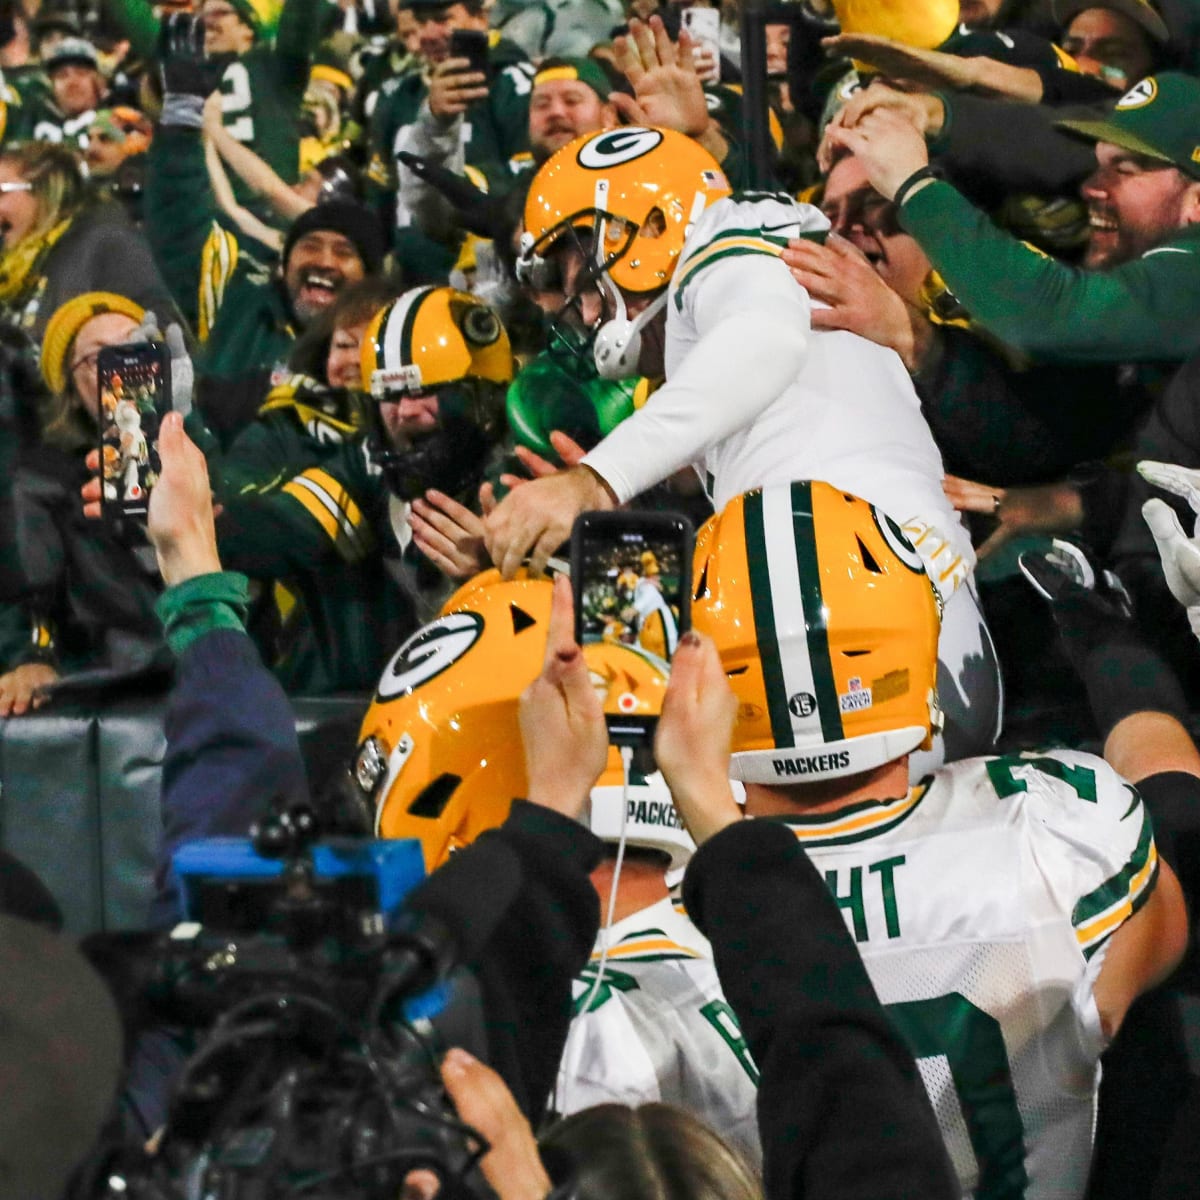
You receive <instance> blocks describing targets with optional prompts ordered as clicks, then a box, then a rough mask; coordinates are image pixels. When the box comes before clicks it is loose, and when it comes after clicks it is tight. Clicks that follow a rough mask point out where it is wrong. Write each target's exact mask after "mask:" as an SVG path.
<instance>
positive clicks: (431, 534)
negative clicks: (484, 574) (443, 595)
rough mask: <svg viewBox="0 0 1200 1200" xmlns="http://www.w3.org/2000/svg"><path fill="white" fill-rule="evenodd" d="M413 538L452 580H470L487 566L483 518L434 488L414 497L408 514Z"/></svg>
mask: <svg viewBox="0 0 1200 1200" xmlns="http://www.w3.org/2000/svg"><path fill="white" fill-rule="evenodd" d="M409 525H410V527H411V528H412V535H413V541H414V542H415V543H416V545H417V549H418V550H420V551H421V553H422V554H424V555H425V557H426V558H427V559H429V561H430V562H431V563H433V564H434V566H436V567H439V568H441V570H443V571H444V572H445V573H446V574H447V575H448V576H449V577H450V578H451V579H470V578H472V577H473V576H475V575H478V574H479V572H480V571H483V570H486V569H487V567H488V557H487V551H486V550H484V548H483V518H482V517H478V516H476V515H475V514H474V513H473V512H472V511H471V510H470V509H469V508H467V507H466V506H465V505H463V504H459V503H458V501H457V500H454V499H452V498H451V497H450V496H447V495H446V494H445V492H439V491H437V490H435V489H433V488H430V489H429V491H427V492H426V493H425V497H424V499H418V500H414V501H413V503H412V510H411V511H410V513H409Z"/></svg>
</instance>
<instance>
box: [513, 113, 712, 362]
mask: <svg viewBox="0 0 1200 1200" xmlns="http://www.w3.org/2000/svg"><path fill="white" fill-rule="evenodd" d="M729 193H730V187H729V183H728V181H727V180H726V178H725V176H724V174H723V173H722V171H721V168H720V166H719V165H718V164H717V161H716V159H714V158H713V157H712V155H711V154H709V153H708V151H707V150H705V149H704V148H703V147H702V146H700V145H699V144H698V143H697V142H696V141H694V140H693V139H692V138H690V137H686V136H685V135H684V134H682V133H676V132H675V131H674V130H670V129H654V128H644V127H641V126H637V125H626V126H623V127H621V128H619V129H607V130H603V131H601V132H599V133H589V134H584V135H583V136H582V137H579V138H576V139H575V140H574V141H573V142H570V143H568V144H567V145H566V146H563V147H562V148H561V149H560V150H558V151H557V152H556V153H555V154H554V155H552V156H551V158H550V159H549V160H548V161H547V162H546V163H545V164H544V165H543V166H542V168H541V169H540V170H539V171H538V173H537V175H536V176H534V180H533V184H532V186H531V187H530V189H529V195H528V197H527V199H526V201H525V232H524V233H523V234H522V236H521V258H520V261H519V262H518V264H517V274H518V276H519V277H520V278H521V280H522V281H523V282H524V283H526V284H528V285H529V286H530V287H531V288H533V289H534V290H535V291H543V292H555V291H562V292H563V293H564V294H565V293H566V289H565V288H564V287H563V285H562V281H561V278H559V277H558V276H557V272H556V271H555V269H554V265H553V263H552V258H551V256H552V251H553V250H554V249H555V248H556V247H557V244H558V243H559V242H560V239H563V238H564V237H571V238H572V239H574V241H575V244H576V245H577V246H578V248H579V250H580V252H581V253H582V254H583V256H584V259H585V262H586V263H587V268H588V269H587V270H585V271H582V272H581V276H582V278H581V279H580V280H578V281H577V284H576V286H575V287H574V288H573V290H574V291H575V294H576V295H578V293H579V291H580V290H582V288H586V287H589V286H591V285H593V284H594V285H595V286H596V287H598V288H599V289H600V292H601V294H602V295H603V297H604V299H605V301H606V304H607V306H608V307H609V308H610V309H611V310H612V311H613V313H614V316H613V318H612V319H610V320H608V321H606V322H605V323H604V324H603V325H601V327H600V328H599V330H597V331H596V336H595V341H594V343H593V354H594V356H595V360H596V365H597V367H598V369H599V371H600V374H601V375H603V376H604V377H605V378H607V379H624V378H628V377H630V376H632V375H636V374H637V369H636V368H637V356H638V351H639V350H640V342H641V331H642V330H643V329H644V328H645V326H646V325H647V324H648V323H649V321H650V320H651V318H652V317H654V316H655V315H657V313H658V312H660V311H661V309H662V307H663V306H664V305H665V304H666V292H665V289H666V286H667V284H668V283H669V282H670V281H671V276H672V274H674V271H675V267H676V264H677V263H678V262H679V256H680V254H681V253H682V252H683V243H684V240H685V239H686V237H687V235H688V232H689V231H690V230H691V227H692V225H693V224H695V222H696V219H697V218H698V217H699V216H700V214H701V213H702V212H703V211H704V210H705V209H706V208H707V207H708V206H709V205H710V204H713V203H714V202H716V201H717V200H720V199H722V198H723V197H725V196H728V195H729ZM579 285H582V287H580V286H579ZM656 291H662V295H660V296H658V297H656V298H655V299H654V300H653V301H652V303H651V304H650V305H649V307H648V308H646V309H645V310H643V311H642V312H641V313H640V314H639V315H638V316H637V317H636V318H634V319H633V320H630V319H629V318H628V317H627V314H626V307H625V298H624V296H623V295H622V292H628V293H632V294H638V295H645V294H647V293H652V292H656ZM574 298H575V297H574V296H567V300H568V302H570V301H572V300H573V299H574Z"/></svg>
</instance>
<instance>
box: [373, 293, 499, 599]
mask: <svg viewBox="0 0 1200 1200" xmlns="http://www.w3.org/2000/svg"><path fill="white" fill-rule="evenodd" d="M361 366H362V386H363V390H364V391H366V392H367V393H368V394H369V395H370V397H371V398H372V400H373V401H374V404H373V405H372V406H371V409H370V411H371V413H372V414H373V416H374V422H373V428H372V431H371V436H370V441H369V445H370V452H371V456H372V459H373V461H374V462H375V464H376V465H377V466H378V467H379V468H380V469H381V470H382V472H383V477H384V480H385V481H386V483H387V485H388V487H389V488H390V489H391V492H392V494H393V496H394V497H395V499H396V500H397V501H399V502H400V503H401V504H402V505H404V506H408V505H411V504H413V503H414V502H415V501H420V500H423V498H424V497H425V495H426V493H427V492H428V491H430V490H431V489H433V490H435V491H437V492H439V493H440V494H442V495H446V496H451V497H453V496H457V495H461V494H463V493H465V492H467V491H472V490H474V488H475V487H476V486H477V485H478V483H479V480H480V478H481V477H482V474H483V469H484V465H485V461H486V460H487V458H488V455H489V454H490V453H491V451H492V450H493V448H494V447H495V446H496V444H497V443H498V442H499V441H500V439H501V437H502V436H503V434H504V429H505V422H504V393H505V391H506V389H507V387H508V385H509V384H510V383H511V382H512V377H513V356H512V348H511V346H510V345H509V341H508V334H507V333H506V332H505V330H504V326H503V325H502V324H501V321H500V318H499V317H498V316H497V315H496V313H495V312H494V311H493V310H492V309H490V308H489V307H488V306H487V305H486V304H482V303H481V302H480V301H478V300H476V299H475V298H474V297H473V296H471V295H470V294H468V293H466V292H460V291H458V290H456V289H455V288H450V287H442V288H434V287H424V288H413V289H412V290H411V291H408V292H405V293H404V295H403V296H401V297H400V298H399V299H398V300H397V301H396V302H395V303H394V304H390V305H388V307H387V308H385V309H382V310H381V311H380V312H379V313H377V314H376V316H375V319H374V320H373V321H372V322H371V325H370V326H369V328H368V329H367V332H366V334H365V336H364V337H363V343H362V353H361ZM418 518H419V520H421V521H423V523H424V526H425V528H423V529H422V530H421V534H422V538H423V539H426V535H427V534H435V533H437V530H436V528H434V526H435V525H436V524H437V522H431V520H430V518H431V513H430V510H429V505H428V504H423V505H422V508H421V510H420V512H419V513H418ZM464 519H466V520H467V524H468V525H469V526H470V529H478V522H477V521H476V522H474V523H472V522H470V521H469V519H468V518H464ZM460 528H462V525H461V522H460ZM468 531H469V530H468ZM426 540H432V538H428V539H426ZM442 565H445V564H442ZM481 565H483V564H482V563H479V562H478V561H476V560H473V561H471V562H469V563H466V564H461V565H459V566H458V568H457V571H456V573H457V574H458V575H459V577H460V578H461V577H466V576H467V575H469V574H474V573H475V571H477V570H478V569H479V567H480V566H481Z"/></svg>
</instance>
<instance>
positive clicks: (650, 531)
mask: <svg viewBox="0 0 1200 1200" xmlns="http://www.w3.org/2000/svg"><path fill="white" fill-rule="evenodd" d="M694 537H695V534H694V531H693V529H692V524H691V522H690V521H689V520H688V519H687V518H686V517H684V516H681V515H680V514H679V513H657V512H624V511H618V512H589V513H583V514H582V515H581V516H580V517H579V519H578V520H577V521H576V522H575V527H574V529H572V531H571V586H572V589H573V591H574V593H575V640H576V641H577V642H578V643H579V644H580V645H581V646H585V645H587V644H588V643H589V642H612V643H614V644H616V645H623V646H630V647H633V648H635V649H637V650H640V651H642V652H644V653H646V654H649V655H653V656H655V657H656V658H659V659H662V660H664V661H665V662H668V663H669V662H670V661H671V658H672V657H673V656H674V654H675V648H676V646H677V645H678V644H679V639H680V637H682V635H683V634H684V633H686V632H687V630H688V629H690V628H691V615H692V594H691V585H692V545H693V541H694ZM606 720H607V722H608V732H609V739H610V740H611V741H613V742H614V743H617V744H621V743H623V742H630V743H633V744H637V743H640V742H648V741H649V740H650V738H651V737H652V736H653V733H654V724H655V721H656V717H616V716H612V715H609V716H608V717H607V718H606Z"/></svg>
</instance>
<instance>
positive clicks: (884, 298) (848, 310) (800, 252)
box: [782, 233, 919, 371]
mask: <svg viewBox="0 0 1200 1200" xmlns="http://www.w3.org/2000/svg"><path fill="white" fill-rule="evenodd" d="M782 257H783V261H784V263H785V264H786V265H787V267H788V269H789V270H790V271H791V273H792V278H793V279H794V280H795V281H796V282H797V283H798V284H799V285H800V286H801V287H802V288H804V290H805V291H806V292H808V294H809V295H810V296H812V298H813V299H814V300H820V301H822V302H823V303H825V304H828V305H829V307H828V308H814V309H813V310H812V324H813V328H814V329H847V330H849V331H850V332H851V333H857V334H859V335H861V336H862V337H865V338H869V339H870V340H871V341H873V342H876V343H877V344H878V345H880V346H887V347H888V348H889V349H891V350H895V351H896V353H897V354H899V355H900V358H901V359H902V360H903V362H904V365H905V367H907V368H908V370H910V371H913V370H915V369H916V368H917V365H918V364H917V361H916V360H917V337H916V333H915V330H914V322H915V321H916V320H917V319H919V315H918V314H917V313H916V312H915V311H914V310H912V309H910V308H909V306H908V305H907V304H905V302H904V301H903V300H902V299H901V298H900V296H899V295H898V294H897V293H896V292H894V291H893V290H892V289H891V288H890V287H889V286H888V284H887V283H886V282H885V281H884V280H883V278H882V277H881V276H880V275H879V273H878V271H876V270H875V268H874V267H873V266H872V265H871V263H870V261H869V260H868V259H867V256H866V255H865V254H863V252H862V251H861V250H859V249H858V247H856V246H855V245H854V244H853V243H852V242H850V241H848V240H847V239H846V238H843V237H839V236H838V235H837V234H836V233H831V234H830V235H829V237H828V239H827V240H826V242H825V244H824V245H821V244H820V243H819V242H813V241H808V240H806V239H804V238H797V239H794V240H793V241H791V242H789V243H788V246H787V249H786V250H784V252H783V256H782Z"/></svg>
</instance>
